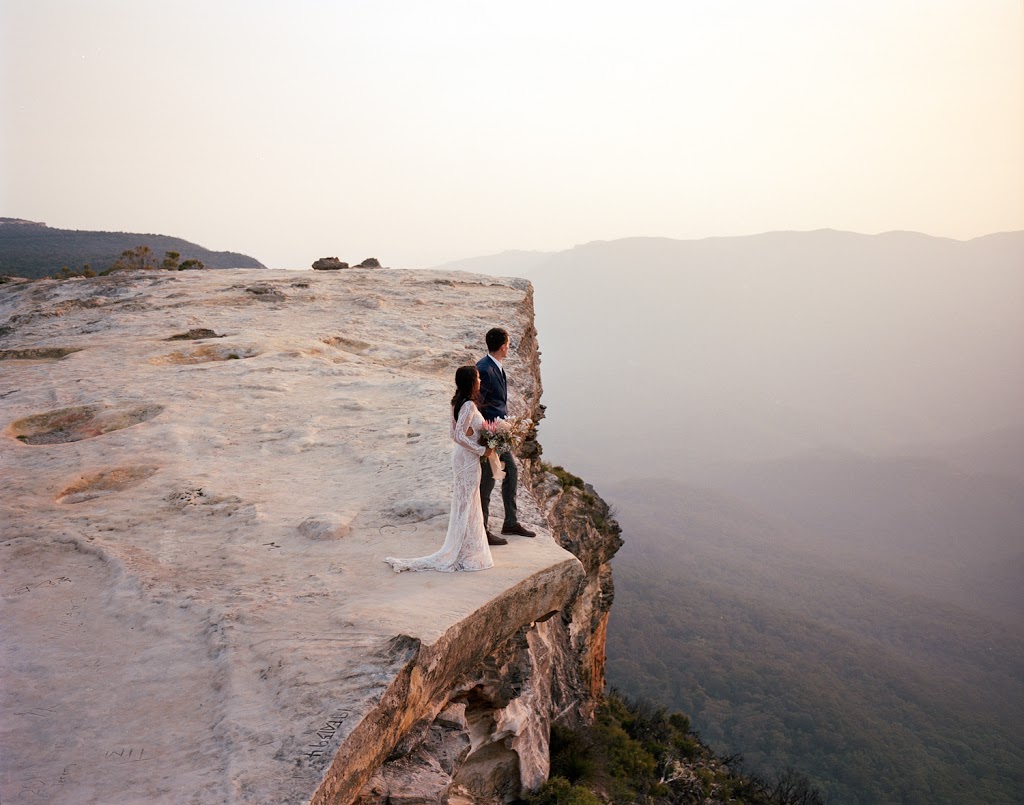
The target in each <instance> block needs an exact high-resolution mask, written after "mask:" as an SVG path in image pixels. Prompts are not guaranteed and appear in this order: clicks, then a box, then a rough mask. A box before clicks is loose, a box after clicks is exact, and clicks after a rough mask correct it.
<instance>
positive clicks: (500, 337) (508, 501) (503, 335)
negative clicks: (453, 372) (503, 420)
mask: <svg viewBox="0 0 1024 805" xmlns="http://www.w3.org/2000/svg"><path fill="white" fill-rule="evenodd" d="M486 338H487V353H488V354H487V355H485V356H484V357H483V358H481V359H480V360H479V361H477V363H476V368H477V371H478V372H479V373H480V413H481V414H483V417H484V419H486V420H492V419H497V418H498V417H507V416H508V379H507V378H506V377H505V370H504V369H503V368H502V366H501V362H502V361H503V360H505V357H506V356H507V355H508V347H509V339H508V333H507V332H505V331H504V330H502V329H501V328H500V327H495V328H494V329H492V330H488V331H487V336H486ZM500 458H501V463H502V464H503V465H504V468H505V480H503V481H502V482H501V501H502V503H504V504H505V522H504V524H503V525H502V527H501V533H502V534H517V535H519V536H520V537H535V536H537V535H536V534H535V533H534V532H532V531H530V530H529V529H526V528H523V527H522V526H521V525H519V518H518V516H517V510H516V484H517V482H518V477H519V471H518V470H517V469H516V462H515V460H514V459H513V458H512V454H511V453H507V452H506V453H502V454H501V456H500ZM493 489H494V474H493V473H492V472H491V465H490V462H488V461H482V462H481V467H480V503H481V505H482V506H483V510H484V529H485V530H486V531H487V542H488V544H489V545H506V544H507V543H508V540H507V539H505V538H504V537H499V536H496V535H494V534H492V533H491V532H490V529H488V528H487V515H488V507H489V506H490V503H491V491H492V490H493Z"/></svg>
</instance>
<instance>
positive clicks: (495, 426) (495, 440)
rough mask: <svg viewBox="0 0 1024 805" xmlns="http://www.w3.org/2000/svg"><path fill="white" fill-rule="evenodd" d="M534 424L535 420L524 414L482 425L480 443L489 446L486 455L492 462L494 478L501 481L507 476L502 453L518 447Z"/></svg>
mask: <svg viewBox="0 0 1024 805" xmlns="http://www.w3.org/2000/svg"><path fill="white" fill-rule="evenodd" d="M532 426H533V420H532V419H529V418H528V417H522V416H517V417H513V418H512V419H504V418H501V417H499V418H498V419H493V420H490V421H488V422H484V424H483V425H482V426H481V430H480V444H482V445H483V446H484V447H486V448H487V451H486V452H485V453H484V457H485V458H486V459H487V460H488V461H489V462H490V465H491V473H492V474H493V476H494V480H496V481H500V480H501V479H502V478H504V477H505V471H504V470H503V469H502V468H501V454H502V453H511V452H512V451H514V450H515V449H516V448H518V447H519V445H521V444H522V443H523V439H525V438H526V435H527V434H528V433H529V432H530V428H531V427H532Z"/></svg>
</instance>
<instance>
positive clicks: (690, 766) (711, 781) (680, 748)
mask: <svg viewBox="0 0 1024 805" xmlns="http://www.w3.org/2000/svg"><path fill="white" fill-rule="evenodd" d="M739 764H740V760H739V758H738V757H730V758H722V757H718V756H717V755H715V753H714V752H712V751H711V750H710V749H709V748H708V747H707V746H705V745H704V744H703V743H702V741H701V739H700V736H699V735H697V734H696V733H694V732H691V731H690V720H689V719H688V718H687V717H686V716H685V715H683V714H681V713H670V712H669V711H668V709H667V708H665V707H662V706H657V705H654V704H652V703H650V702H649V701H646V700H630V699H628V698H625V697H623V696H621V695H619V694H618V693H617V692H615V691H613V692H612V693H611V694H609V696H608V697H607V698H606V699H605V701H604V702H603V703H602V705H601V707H600V709H599V710H598V714H597V718H596V720H595V722H594V724H593V725H592V726H589V727H583V728H580V729H573V730H570V729H560V728H558V727H555V728H554V729H553V731H552V735H551V778H550V779H549V780H548V782H547V783H545V785H544V786H543V787H542V788H541V789H540V791H538V792H537V793H536V794H534V795H533V796H532V797H531V798H530V800H529V803H530V805H599V804H600V803H606V802H610V803H643V804H644V805H689V803H749V804H750V805H821V803H822V802H823V800H822V798H821V796H820V795H819V794H818V793H817V792H816V791H815V790H814V789H813V788H812V787H811V785H810V784H809V782H808V781H807V779H806V778H805V777H803V776H802V775H800V774H797V773H796V772H793V771H792V770H787V771H785V772H782V773H781V774H777V775H775V776H773V777H770V778H767V777H761V776H756V775H745V774H743V773H742V772H741V771H739Z"/></svg>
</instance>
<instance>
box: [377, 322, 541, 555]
mask: <svg viewBox="0 0 1024 805" xmlns="http://www.w3.org/2000/svg"><path fill="white" fill-rule="evenodd" d="M486 340H487V354H486V355H485V356H484V357H483V358H481V359H480V360H479V361H477V363H476V366H460V367H459V369H458V370H457V371H456V372H455V396H454V397H452V419H451V422H450V423H449V434H450V436H451V438H452V440H453V441H454V442H455V447H453V448H452V474H453V476H454V480H455V488H454V489H453V491H452V508H451V514H450V515H449V517H448V535H447V536H446V537H445V540H444V545H442V546H441V548H440V549H439V550H437V551H435V552H434V553H432V554H430V556H421V557H419V558H417V559H396V558H395V557H393V556H388V557H385V559H384V561H385V562H387V563H388V564H389V565H391V567H393V568H394V570H395V572H396V573H400V572H401V571H403V570H441V571H446V572H451V571H453V570H486V569H487V568H489V567H493V566H494V560H493V559H492V558H491V549H490V548H489V547H488V545H505V544H506V543H507V542H508V540H507V539H505V538H504V537H499V536H496V535H494V534H492V533H491V532H490V531H488V530H487V515H488V509H489V506H490V502H491V491H492V490H493V489H494V475H493V472H492V470H491V466H490V463H489V462H488V461H487V460H486V459H488V458H490V455H491V448H489V447H484V446H483V445H482V444H479V442H478V439H479V436H480V432H481V429H482V428H483V425H484V422H486V421H490V420H495V419H499V418H504V417H507V416H508V378H507V377H506V375H505V369H504V368H503V367H502V365H501V362H502V361H503V360H504V359H505V357H506V356H507V355H508V350H509V346H510V341H509V337H508V333H507V332H505V331H504V330H503V329H501V328H500V327H495V328H494V329H492V330H488V332H487V336H486ZM500 458H501V462H502V464H503V465H504V469H505V478H504V480H503V481H502V482H501V500H502V503H503V504H504V506H505V522H504V525H503V526H502V528H501V533H502V534H516V535H518V536H521V537H533V536H536V534H534V532H532V531H530V530H528V529H526V528H523V526H522V525H520V524H519V519H518V516H517V507H516V486H517V484H518V475H519V473H518V470H517V469H516V463H515V460H514V459H513V458H512V453H510V452H506V453H502V454H501V457H500Z"/></svg>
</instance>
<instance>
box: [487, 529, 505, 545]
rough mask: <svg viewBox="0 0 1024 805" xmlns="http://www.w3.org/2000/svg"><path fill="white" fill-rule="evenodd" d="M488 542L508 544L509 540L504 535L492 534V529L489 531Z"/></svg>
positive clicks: (489, 543)
mask: <svg viewBox="0 0 1024 805" xmlns="http://www.w3.org/2000/svg"><path fill="white" fill-rule="evenodd" d="M487 544H488V545H508V540H507V539H505V538H504V537H499V536H496V535H494V534H492V533H491V532H490V531H488V532H487Z"/></svg>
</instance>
